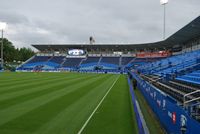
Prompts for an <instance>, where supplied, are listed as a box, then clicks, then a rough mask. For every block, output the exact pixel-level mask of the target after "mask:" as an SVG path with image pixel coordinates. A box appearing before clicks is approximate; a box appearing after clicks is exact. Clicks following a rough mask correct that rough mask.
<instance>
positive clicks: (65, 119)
mask: <svg viewBox="0 0 200 134" xmlns="http://www.w3.org/2000/svg"><path fill="white" fill-rule="evenodd" d="M115 79H116V75H113V76H112V77H110V78H107V79H106V80H104V81H103V82H102V83H101V84H100V85H98V86H96V87H95V88H93V89H92V90H90V92H88V94H86V95H84V96H83V97H81V98H80V99H78V100H77V101H76V102H75V103H73V104H72V105H70V106H68V107H67V108H65V109H64V110H63V111H62V112H60V113H59V114H58V115H57V116H55V117H54V118H53V119H52V120H51V121H49V122H47V123H46V124H43V125H42V127H40V128H39V130H37V131H36V132H35V134H50V133H52V134H54V133H55V134H57V133H58V134H66V133H67V134H75V133H77V131H78V130H79V129H80V127H81V126H82V124H83V122H84V121H85V120H87V118H88V116H89V114H90V113H91V112H92V111H93V109H94V108H95V107H96V105H97V104H98V103H99V101H100V100H101V99H102V97H103V96H104V95H105V93H106V92H107V90H108V89H109V87H110V86H111V85H112V83H113V82H114V80H115ZM75 124H76V125H75Z"/></svg>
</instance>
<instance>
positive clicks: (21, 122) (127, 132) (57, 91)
mask: <svg viewBox="0 0 200 134" xmlns="http://www.w3.org/2000/svg"><path fill="white" fill-rule="evenodd" d="M115 80H117V82H116V83H115V84H114V86H113V88H111V90H110V92H109V93H108V95H107V96H106V98H105V100H104V101H103V103H102V104H101V105H100V107H99V108H98V109H97V111H96V113H95V114H94V115H93V116H92V118H91V120H90V121H89V123H88V124H87V125H86V127H85V129H84V130H83V133H86V134H102V133H103V134H132V133H137V126H136V122H135V118H134V114H133V112H132V106H131V102H130V98H129V92H128V89H129V88H128V85H127V80H126V78H125V76H124V75H112V74H79V73H0V134H77V133H78V131H79V130H80V129H81V128H82V126H83V124H84V123H85V122H86V120H87V119H88V118H89V116H90V115H91V113H92V112H93V111H94V109H95V108H96V107H97V105H98V104H99V102H100V101H101V100H102V98H103V96H105V94H106V92H107V91H108V90H109V89H110V87H111V86H112V85H113V83H114V82H115Z"/></svg>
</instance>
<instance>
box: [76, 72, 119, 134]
mask: <svg viewBox="0 0 200 134" xmlns="http://www.w3.org/2000/svg"><path fill="white" fill-rule="evenodd" d="M119 77H120V75H119V76H118V77H117V78H116V80H115V81H114V82H113V84H112V85H111V87H110V88H109V89H108V91H107V92H106V94H105V95H104V96H103V98H102V99H101V101H100V102H99V104H98V105H97V106H96V108H95V109H94V111H93V112H92V114H91V115H90V116H89V118H88V119H87V120H86V122H85V123H84V124H83V126H82V127H81V129H80V130H79V131H78V133H77V134H81V133H82V132H83V130H84V129H85V127H86V126H87V124H88V123H89V121H90V119H91V118H92V116H93V115H94V114H95V112H96V111H97V109H98V108H99V106H100V105H101V103H102V102H103V101H104V99H105V98H106V96H107V95H108V93H109V92H110V90H111V89H112V88H113V86H114V85H115V83H116V82H117V80H118V79H119Z"/></svg>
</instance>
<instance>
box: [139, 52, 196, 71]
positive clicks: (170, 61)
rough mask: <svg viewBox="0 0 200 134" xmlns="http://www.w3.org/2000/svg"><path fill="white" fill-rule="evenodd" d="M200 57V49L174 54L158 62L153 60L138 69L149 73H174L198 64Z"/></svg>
mask: <svg viewBox="0 0 200 134" xmlns="http://www.w3.org/2000/svg"><path fill="white" fill-rule="evenodd" d="M199 58H200V50H197V51H194V52H190V53H185V54H182V55H178V56H172V57H169V58H166V59H163V60H159V61H157V62H152V63H149V64H145V65H143V66H140V67H139V68H138V70H139V71H140V72H142V73H148V74H157V75H162V74H172V73H178V72H179V71H182V70H183V69H185V68H188V67H190V66H194V65H196V64H198V62H197V59H199Z"/></svg>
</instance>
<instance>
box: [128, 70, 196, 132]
mask: <svg viewBox="0 0 200 134" xmlns="http://www.w3.org/2000/svg"><path fill="white" fill-rule="evenodd" d="M129 73H130V74H131V75H132V77H133V78H134V79H136V80H137V87H138V89H139V90H140V91H141V92H142V94H143V96H144V97H145V99H146V101H147V102H148V104H149V105H150V107H151V108H152V110H153V112H154V113H155V115H156V116H157V118H158V119H159V121H160V123H161V124H162V126H163V127H164V128H165V130H166V132H167V133H169V134H197V133H199V130H200V123H199V122H197V121H196V120H195V119H193V118H192V117H190V116H189V114H188V113H187V112H186V111H185V110H184V109H182V107H180V106H178V105H177V103H176V101H173V100H172V99H171V98H170V96H168V95H167V94H165V93H163V92H162V91H160V90H159V89H157V88H156V87H154V86H152V85H151V84H149V83H148V82H146V81H145V80H143V79H142V78H140V77H139V76H138V75H137V74H135V73H133V72H129Z"/></svg>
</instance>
